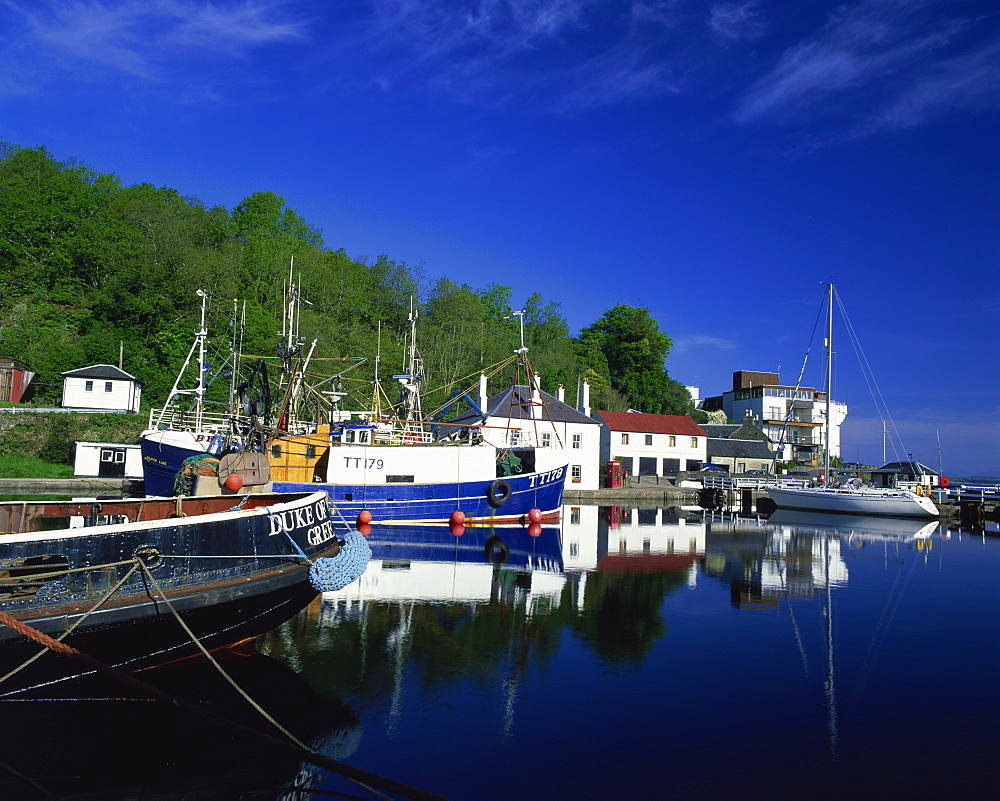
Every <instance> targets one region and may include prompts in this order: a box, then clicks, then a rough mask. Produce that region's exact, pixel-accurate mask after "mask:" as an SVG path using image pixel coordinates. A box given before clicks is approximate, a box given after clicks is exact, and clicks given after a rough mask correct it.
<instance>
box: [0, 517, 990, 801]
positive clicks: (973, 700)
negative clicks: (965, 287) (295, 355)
mask: <svg viewBox="0 0 1000 801" xmlns="http://www.w3.org/2000/svg"><path fill="white" fill-rule="evenodd" d="M949 536H951V537H952V539H950V540H949V539H948V537H949ZM368 541H369V544H370V546H371V548H372V559H371V561H370V562H369V565H368V568H367V570H366V572H365V573H364V575H363V576H362V577H361V579H359V581H357V582H355V583H354V584H352V585H350V586H349V587H347V588H345V589H344V590H341V591H339V592H336V593H327V594H325V595H324V596H322V598H321V599H318V600H317V602H316V603H314V604H312V605H311V606H310V607H309V608H308V609H306V610H305V611H304V612H303V613H302V614H300V615H299V616H297V617H296V618H294V619H293V620H291V621H289V622H288V623H287V624H285V625H283V626H281V627H280V628H279V629H277V630H275V631H272V632H270V633H268V634H266V635H265V636H264V637H262V638H260V639H259V640H258V642H257V649H258V651H259V652H260V653H261V654H263V655H266V656H262V657H261V658H262V659H264V660H265V661H264V662H260V663H257V662H254V661H253V660H248V661H247V663H246V665H247V671H246V674H247V675H246V676H245V677H244V679H245V680H246V681H250V682H255V683H254V685H253V686H254V689H252V690H251V694H252V695H254V694H255V693H257V692H259V693H260V695H261V697H263V698H265V699H267V703H269V704H273V708H269V711H272V712H275V711H276V710H277V711H280V712H281V713H283V714H281V715H276V716H278V717H279V719H281V720H282V722H283V723H284V722H285V716H290V718H291V724H290V725H289V728H290V729H291V730H292V731H294V732H295V733H296V734H299V733H300V732H302V733H303V737H307V738H308V739H307V742H308V744H310V745H311V746H312V747H314V748H316V749H317V750H319V751H320V752H321V753H323V754H326V755H328V756H336V758H338V759H345V760H347V761H348V762H349V763H350V764H352V765H356V766H358V767H361V768H364V769H367V770H371V771H373V772H375V773H379V774H382V775H384V776H390V777H393V778H395V779H398V780H400V781H404V782H407V783H409V784H411V785H416V786H420V787H424V788H426V789H427V790H429V791H432V792H440V793H443V794H445V795H448V796H450V797H452V798H455V799H466V798H468V799H477V801H485V800H486V799H491V798H525V799H532V798H564V797H572V798H575V799H589V798H608V797H618V796H621V795H628V796H629V797H631V798H640V799H642V798H649V799H655V798H662V797H671V798H700V799H708V798H723V797H725V798H732V797H735V796H748V797H751V798H760V797H767V798H774V799H780V798H801V797H806V796H808V797H810V798H831V799H832V798H838V799H839V798H843V797H847V796H850V795H856V796H858V797H871V796H872V795H878V796H879V797H882V798H895V797H903V796H905V797H907V798H908V799H913V798H920V797H927V796H929V795H932V794H935V793H937V794H940V793H941V792H942V791H944V790H946V789H948V788H949V787H950V786H951V782H952V781H953V777H954V776H956V775H961V776H962V777H963V782H964V785H963V786H964V788H965V790H966V791H967V792H972V791H973V790H974V789H975V788H976V787H977V786H978V785H977V782H978V781H979V779H980V778H981V777H982V776H984V775H985V772H986V771H987V768H986V767H985V766H987V765H989V764H990V762H989V760H988V759H987V757H988V756H989V755H990V754H992V753H993V752H994V751H995V747H996V745H997V744H998V741H997V737H996V735H995V733H994V732H993V728H992V725H991V724H990V725H979V726H977V725H976V724H975V722H974V719H970V718H971V715H970V712H969V710H975V709H978V708H979V705H980V704H981V703H982V699H986V698H995V696H996V693H995V689H994V688H993V686H992V683H993V682H992V669H993V667H995V663H996V659H997V658H998V657H1000V653H998V650H997V643H998V642H1000V631H998V628H1000V626H998V623H997V622H996V620H995V618H996V616H995V615H993V614H992V605H991V604H992V603H993V602H995V576H996V571H997V570H998V569H1000V547H996V546H1000V543H998V542H997V541H996V540H990V539H989V538H985V537H980V538H978V539H977V538H970V537H968V536H967V535H966V534H964V533H959V532H954V533H952V534H949V533H948V532H946V531H944V530H943V528H942V529H941V530H940V531H939V530H938V525H937V524H936V523H931V524H924V523H920V522H915V521H914V522H910V521H893V520H865V519H861V518H855V517H834V518H829V519H824V518H823V517H818V516H816V515H797V514H790V513H781V514H775V515H774V516H772V517H771V518H770V519H769V520H768V519H764V518H758V517H743V516H739V515H736V514H723V513H720V514H714V513H707V512H703V511H702V510H700V509H685V508H631V509H630V508H624V507H597V506H584V505H580V506H567V507H565V508H564V510H563V520H562V523H561V524H560V525H559V526H541V527H538V528H533V529H528V528H520V527H513V528H505V529H496V530H493V529H488V528H478V527H472V526H469V527H466V528H464V529H463V530H460V531H459V530H457V529H456V531H455V532H453V531H452V530H451V529H450V528H449V527H446V526H409V527H406V526H377V525H373V526H372V527H371V531H370V534H369V536H368ZM932 557H933V559H932ZM934 560H937V561H934ZM984 612H985V613H987V614H985V615H984V614H983V613H984ZM278 663H280V665H281V666H282V671H278V672H277V674H276V675H272V672H273V671H272V666H273V665H274V664H278ZM953 663H954V664H953ZM254 664H260V665H262V667H261V668H259V669H258V668H255V667H253V665H254ZM956 664H958V665H961V667H962V669H961V678H960V680H953V681H947V682H945V683H944V684H942V685H939V686H938V687H937V689H936V690H934V691H931V690H930V687H929V685H928V678H929V677H938V678H940V677H942V676H951V675H955V674H954V669H955V665H956ZM290 677H291V679H292V680H290ZM199 681H207V679H205V680H201V679H200V680H199ZM205 686H206V688H207V687H208V685H207V684H206V685H205ZM213 692H214V691H211V692H210V691H209V690H207V689H206V691H205V694H204V695H202V696H200V697H203V698H205V699H213V698H214V696H213V694H212V693H213ZM220 692H221V691H220ZM340 699H343V700H340ZM265 705H267V704H265ZM2 714H5V712H4V707H3V706H0V715H2ZM47 714H48V712H46V715H47ZM300 716H301V717H302V718H303V719H302V720H300V721H296V719H297V718H298V717H300ZM36 717H37V718H38V720H36V724H39V726H40V725H41V722H42V721H43V720H44V721H46V722H48V723H49V724H51V721H52V720H53V719H51V718H47V717H45V718H43V717H42V716H36ZM126 722H128V725H127V726H125V727H124V728H125V729H127V730H129V731H135V730H136V729H137V728H138V727H141V726H142V725H143V724H142V722H141V721H128V720H127V721H126ZM15 725H17V724H15ZM57 725H59V724H57ZM42 728H44V727H42ZM152 728H154V729H156V728H160V729H163V730H164V731H166V732H168V733H172V734H176V732H177V731H178V729H177V727H176V726H174V727H171V725H168V724H165V723H162V722H160V723H157V722H154V725H153V726H152ZM51 729H52V726H51V725H49V732H51ZM9 730H17V729H16V728H14V729H9ZM89 731H92V729H91V730H89ZM609 733H611V734H612V735H613V736H608V734H609ZM33 736H37V737H42V736H43V732H41V731H38V732H37V734H36V735H33ZM122 739H125V740H128V737H124V738H122ZM133 739H134V738H133ZM932 740H933V742H934V743H935V760H934V761H929V760H926V759H924V758H922V756H921V749H920V748H914V747H913V745H914V743H918V744H920V743H927V742H931V741H932ZM150 742H152V741H150ZM167 743H168V745H167V746H159V747H160V748H162V749H164V750H165V751H167V752H169V751H170V748H172V747H174V746H171V745H169V744H170V738H169V737H167ZM175 745H176V744H175ZM115 747H116V748H118V749H119V753H124V754H129V753H135V752H136V744H135V743H132V744H131V748H132V751H128V750H127V749H128V748H129V747H130V744H129V743H128V742H125V743H122V744H118V745H116V746H115ZM142 750H145V749H142ZM234 750H238V749H234ZM595 751H596V752H599V758H593V759H592V758H591V755H592V754H594V753H595ZM81 753H84V752H81ZM156 753H159V752H156ZM875 753H877V754H878V759H872V755H873V754H875ZM199 758H200V757H199V755H198V754H195V755H194V757H193V759H192V757H191V755H183V759H182V758H181V756H177V757H173V756H172V757H171V759H173V760H174V761H173V763H172V764H175V765H176V766H177V767H178V770H179V772H180V774H181V775H182V776H183V777H185V779H187V777H190V776H201V775H202V772H203V770H207V769H205V768H204V765H203V761H202V762H199ZM18 759H19V760H22V759H27V757H26V756H23V757H22V756H19V757H18ZM250 762H252V764H253V770H254V771H255V772H259V771H264V772H265V773H266V774H267V775H260V774H259V773H257V774H256V776H255V780H256V782H257V786H258V787H274V786H276V785H277V784H282V785H283V786H284V787H286V788H293V787H310V788H314V789H319V790H323V791H331V792H333V791H338V790H343V789H344V788H343V787H342V786H341V785H340V784H338V783H337V782H342V780H340V779H339V778H338V777H336V776H332V775H330V774H327V773H325V772H324V771H317V770H315V769H313V768H311V767H310V766H308V765H306V764H304V763H301V762H299V763H295V762H294V760H293V761H291V762H290V761H288V760H285V759H281V758H275V755H273V754H272V755H270V758H265V757H261V758H259V759H256V758H252V759H251V760H249V761H248V764H249V763H250ZM778 763H780V769H776V765H777V764H778ZM16 764H17V763H15V766H16ZM20 764H28V766H29V767H32V768H34V769H35V770H36V771H37V770H41V767H40V766H39V765H38V763H37V762H36V763H34V764H32V763H27V762H25V763H20ZM97 764H100V763H96V762H95V765H97ZM105 765H106V763H105ZM495 765H502V766H505V767H502V768H500V769H496V770H493V769H490V770H487V769H486V767H487V766H489V767H492V766H495ZM513 766H516V769H514V767H513ZM217 767H218V770H217V771H216V775H215V776H214V777H213V780H215V781H218V782H219V783H221V784H225V783H226V782H227V781H230V782H233V783H234V784H233V786H234V787H235V786H236V784H235V782H236V780H235V779H233V778H232V777H230V776H229V775H228V772H227V771H228V769H227V767H226V762H225V760H221V761H220V762H219V764H218V766H217ZM101 769H103V770H106V771H107V770H108V769H107V768H106V767H104V768H97V769H96V770H95V773H96V772H98V771H99V770H101ZM162 772H163V771H162V770H161V769H159V768H158V767H157V766H156V763H154V766H153V775H154V776H157V777H159V776H160V775H161V774H162ZM32 775H38V774H37V773H36V774H32ZM625 775H627V776H628V781H627V784H628V792H625V790H624V789H623V781H624V780H623V776H625ZM665 777H667V778H668V779H669V781H666V780H665ZM106 778H107V777H105V779H106ZM205 781H206V782H208V781H209V779H208V778H206V779H205ZM665 781H666V783H665ZM250 783H253V782H250ZM667 785H669V787H667ZM5 789H6V787H5V786H3V785H0V791H3V790H5ZM667 790H669V792H668V791H667ZM346 791H347V792H351V793H354V794H356V795H357V794H362V793H361V791H359V790H358V789H357V788H353V787H352V788H350V789H349V790H346ZM973 794H974V792H973ZM3 797H5V798H6V797H21V796H17V795H10V794H5V795H4V796H3ZM23 797H30V796H23ZM103 797H116V796H115V795H114V794H113V793H111V794H108V795H106V796H103ZM264 797H267V796H264ZM287 797H288V798H291V797H294V796H292V795H288V796H287ZM303 797H304V796H303Z"/></svg>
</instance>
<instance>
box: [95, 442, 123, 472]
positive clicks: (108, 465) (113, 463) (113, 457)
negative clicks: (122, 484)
mask: <svg viewBox="0 0 1000 801" xmlns="http://www.w3.org/2000/svg"><path fill="white" fill-rule="evenodd" d="M97 475H98V476H101V477H102V478H124V477H125V449H124V448H101V463H100V465H98V468H97Z"/></svg>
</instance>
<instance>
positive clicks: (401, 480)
mask: <svg viewBox="0 0 1000 801" xmlns="http://www.w3.org/2000/svg"><path fill="white" fill-rule="evenodd" d="M385 483H386V484H412V483H413V476H386V477H385Z"/></svg>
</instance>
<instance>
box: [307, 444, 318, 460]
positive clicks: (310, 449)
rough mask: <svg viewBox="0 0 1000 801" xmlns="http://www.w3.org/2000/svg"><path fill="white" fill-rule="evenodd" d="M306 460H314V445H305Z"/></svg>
mask: <svg viewBox="0 0 1000 801" xmlns="http://www.w3.org/2000/svg"><path fill="white" fill-rule="evenodd" d="M306 458H307V459H315V458H316V446H315V445H306Z"/></svg>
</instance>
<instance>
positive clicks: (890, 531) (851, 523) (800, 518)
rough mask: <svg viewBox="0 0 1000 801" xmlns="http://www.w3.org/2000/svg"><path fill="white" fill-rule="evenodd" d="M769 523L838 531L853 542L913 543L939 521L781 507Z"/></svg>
mask: <svg viewBox="0 0 1000 801" xmlns="http://www.w3.org/2000/svg"><path fill="white" fill-rule="evenodd" d="M768 522H769V523H770V524H772V525H774V526H779V527H782V528H784V527H791V528H794V529H795V530H796V531H808V532H812V533H814V534H819V535H826V534H836V535H838V536H840V537H845V538H847V539H848V540H850V541H854V540H857V539H870V540H896V541H899V542H911V541H914V540H922V539H927V538H928V537H930V536H932V535H933V534H934V532H935V531H937V527H938V524H937V521H936V520H932V521H929V522H928V521H927V520H926V519H924V520H921V519H917V518H903V517H864V516H861V515H849V516H848V515H839V514H823V513H822V512H803V511H797V510H793V509H778V510H777V511H776V512H774V513H773V514H772V515H771V516H770V517H769V518H768Z"/></svg>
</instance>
